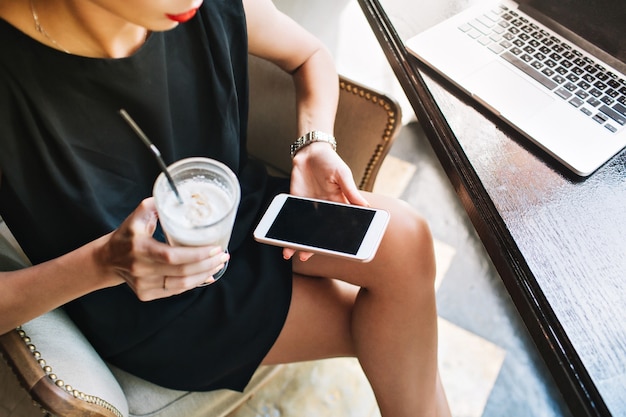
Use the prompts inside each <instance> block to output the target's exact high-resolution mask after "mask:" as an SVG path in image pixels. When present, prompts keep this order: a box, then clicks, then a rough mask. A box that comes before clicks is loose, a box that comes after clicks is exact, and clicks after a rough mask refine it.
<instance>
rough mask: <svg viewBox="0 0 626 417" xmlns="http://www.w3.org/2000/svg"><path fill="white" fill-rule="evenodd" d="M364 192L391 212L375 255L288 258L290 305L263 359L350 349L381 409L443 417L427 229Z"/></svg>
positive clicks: (398, 205)
mask: <svg viewBox="0 0 626 417" xmlns="http://www.w3.org/2000/svg"><path fill="white" fill-rule="evenodd" d="M367 197H368V199H369V201H370V202H371V203H372V205H373V206H376V207H383V208H388V209H389V210H390V211H391V219H392V221H391V223H390V225H389V229H388V231H387V233H386V235H385V238H384V239H383V243H382V245H381V247H380V248H379V251H378V253H377V256H376V258H375V259H374V260H373V261H372V262H370V263H358V262H348V261H343V260H338V259H334V258H327V257H322V256H319V255H315V256H313V257H312V258H311V259H310V260H309V261H307V262H300V261H297V260H296V261H294V272H295V273H297V274H300V275H295V276H294V296H293V300H292V306H291V309H290V312H289V315H288V317H287V323H286V325H285V328H284V329H283V331H282V333H281V335H280V337H279V338H278V340H277V342H276V344H275V345H274V347H273V348H272V350H271V351H270V352H269V354H268V356H267V357H266V359H265V362H264V363H284V362H293V361H300V360H308V359H318V358H326V357H333V356H353V355H356V356H357V358H358V359H359V361H360V363H361V365H362V367H363V370H364V371H365V374H366V375H367V377H368V380H369V381H370V383H371V385H372V388H373V390H374V393H375V395H376V399H377V401H378V404H379V407H380V410H381V413H382V415H383V416H385V417H403V416H407V417H409V416H410V417H416V416H449V415H450V411H449V409H448V405H447V401H446V399H445V394H444V391H443V389H442V387H441V384H440V382H439V376H438V371H437V312H436V305H435V292H434V277H435V260H434V251H433V246H432V237H431V235H430V231H429V229H428V227H427V225H426V224H425V222H424V221H423V220H422V219H421V218H420V217H419V216H418V215H417V214H416V213H415V212H414V210H412V209H411V208H410V207H409V206H407V205H406V204H404V203H402V202H400V201H396V200H389V199H386V198H384V197H380V196H374V195H368V196H367ZM307 277H309V278H307ZM310 277H324V278H310ZM327 278H334V279H327ZM337 280H341V281H345V282H348V283H351V284H354V286H353V285H346V284H344V283H342V282H339V281H337ZM355 286H356V287H355ZM359 287H360V289H359Z"/></svg>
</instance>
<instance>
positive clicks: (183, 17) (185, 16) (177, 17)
mask: <svg viewBox="0 0 626 417" xmlns="http://www.w3.org/2000/svg"><path fill="white" fill-rule="evenodd" d="M197 11H198V9H192V10H189V11H188V12H185V13H181V14H167V15H166V16H167V18H168V19H170V20H173V21H174V22H178V23H184V22H186V21H188V20H190V19H191V18H192V17H194V16H195V15H196V12H197Z"/></svg>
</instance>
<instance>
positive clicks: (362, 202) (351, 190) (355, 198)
mask: <svg viewBox="0 0 626 417" xmlns="http://www.w3.org/2000/svg"><path fill="white" fill-rule="evenodd" d="M338 185H339V187H340V188H341V191H342V192H343V194H344V195H345V196H346V199H347V200H348V202H349V203H350V204H354V205H357V206H364V207H370V203H369V202H368V201H367V199H366V198H365V196H364V195H363V193H361V191H360V190H359V189H358V187H357V186H356V184H355V182H354V179H353V178H352V175H350V176H349V178H346V176H340V177H339V179H338Z"/></svg>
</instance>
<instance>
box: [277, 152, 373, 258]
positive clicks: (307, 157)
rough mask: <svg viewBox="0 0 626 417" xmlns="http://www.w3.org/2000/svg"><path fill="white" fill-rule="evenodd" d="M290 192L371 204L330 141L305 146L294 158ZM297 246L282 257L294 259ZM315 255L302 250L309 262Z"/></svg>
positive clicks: (300, 256) (358, 203) (287, 249)
mask: <svg viewBox="0 0 626 417" xmlns="http://www.w3.org/2000/svg"><path fill="white" fill-rule="evenodd" d="M290 192H291V194H293V195H297V196H301V197H310V198H318V199H321V200H329V201H336V202H339V203H349V204H354V205H357V206H369V203H368V202H367V200H366V199H365V197H363V194H361V192H360V191H359V189H358V187H357V186H356V184H355V182H354V178H353V177H352V171H351V170H350V168H349V167H348V165H347V164H346V163H345V162H344V161H343V160H342V159H341V157H340V156H339V155H338V154H337V153H336V152H335V151H334V150H333V149H332V147H331V146H330V144H328V143H324V142H315V143H311V144H310V145H308V146H306V147H304V148H302V149H301V150H300V151H299V152H298V153H297V154H296V156H295V157H294V159H293V168H292V171H291V185H290ZM295 252H296V250H295V249H290V248H285V249H283V257H284V258H285V259H291V257H292V256H293V255H294V254H295ZM312 255H313V254H312V253H310V252H300V253H299V256H298V258H299V259H300V260H302V261H306V260H307V259H309V258H310V257H311V256H312Z"/></svg>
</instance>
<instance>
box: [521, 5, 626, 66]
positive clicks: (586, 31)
mask: <svg viewBox="0 0 626 417" xmlns="http://www.w3.org/2000/svg"><path fill="white" fill-rule="evenodd" d="M517 1H518V3H519V4H520V8H522V9H523V10H527V11H528V9H526V7H524V6H525V5H527V6H530V7H531V8H533V9H535V10H537V11H539V12H540V13H542V14H544V15H546V16H547V17H549V18H551V19H552V20H554V21H555V22H558V23H560V24H561V25H563V26H565V27H566V28H568V29H569V30H571V31H572V32H574V33H576V34H577V35H578V36H581V37H582V38H584V39H585V40H587V41H588V42H590V43H592V44H593V45H595V46H596V47H598V48H600V49H602V50H603V51H605V52H607V53H608V54H610V55H611V56H613V57H614V58H617V59H619V60H620V61H621V62H622V64H624V65H626V0H517ZM618 69H620V68H618Z"/></svg>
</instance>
